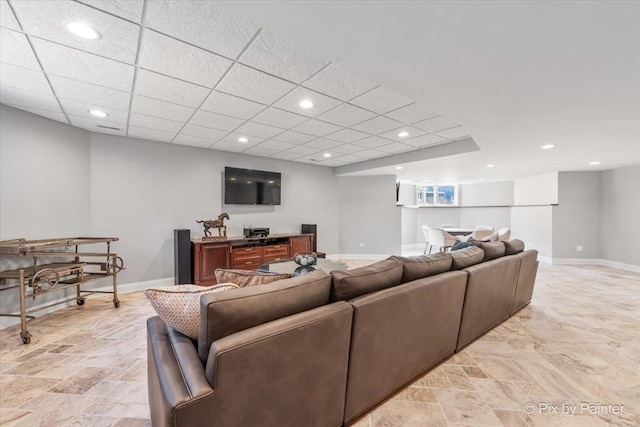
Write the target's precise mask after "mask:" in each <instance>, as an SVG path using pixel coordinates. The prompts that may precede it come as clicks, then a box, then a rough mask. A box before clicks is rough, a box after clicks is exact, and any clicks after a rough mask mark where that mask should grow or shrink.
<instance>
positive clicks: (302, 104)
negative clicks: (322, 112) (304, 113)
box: [300, 99, 313, 110]
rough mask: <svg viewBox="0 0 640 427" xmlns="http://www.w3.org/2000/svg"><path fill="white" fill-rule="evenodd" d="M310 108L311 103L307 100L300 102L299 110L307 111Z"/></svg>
mask: <svg viewBox="0 0 640 427" xmlns="http://www.w3.org/2000/svg"><path fill="white" fill-rule="evenodd" d="M311 107H313V102H311V101H309V100H308V99H303V100H302V101H300V108H304V109H305V110H308V109H309V108H311Z"/></svg>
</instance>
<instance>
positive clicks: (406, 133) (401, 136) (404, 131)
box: [398, 130, 409, 138]
mask: <svg viewBox="0 0 640 427" xmlns="http://www.w3.org/2000/svg"><path fill="white" fill-rule="evenodd" d="M398 136H399V137H400V138H405V137H407V136H409V132H407V131H406V130H403V131H400V133H398Z"/></svg>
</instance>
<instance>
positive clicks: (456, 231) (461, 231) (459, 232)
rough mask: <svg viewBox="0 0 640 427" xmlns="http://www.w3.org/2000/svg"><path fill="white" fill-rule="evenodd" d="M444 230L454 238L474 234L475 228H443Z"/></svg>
mask: <svg viewBox="0 0 640 427" xmlns="http://www.w3.org/2000/svg"><path fill="white" fill-rule="evenodd" d="M442 229H443V230H444V231H446V232H447V233H449V234H451V235H452V236H466V235H468V234H471V233H473V228H460V227H443V228H442Z"/></svg>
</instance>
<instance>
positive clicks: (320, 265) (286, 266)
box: [260, 258, 347, 276]
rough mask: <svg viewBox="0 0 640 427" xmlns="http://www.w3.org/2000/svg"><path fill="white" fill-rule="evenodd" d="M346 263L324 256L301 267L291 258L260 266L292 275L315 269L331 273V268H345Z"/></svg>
mask: <svg viewBox="0 0 640 427" xmlns="http://www.w3.org/2000/svg"><path fill="white" fill-rule="evenodd" d="M346 269H347V264H344V263H342V262H335V261H329V260H328V259H326V258H318V259H317V261H316V263H315V264H314V265H311V266H307V267H302V266H300V265H298V264H296V263H295V262H294V261H293V260H292V259H284V260H280V261H272V262H268V263H266V264H263V265H261V266H260V270H262V271H271V272H275V273H288V274H291V275H293V276H300V275H302V274H308V273H311V272H312V271H315V270H324V271H325V272H326V273H331V272H332V271H333V270H346Z"/></svg>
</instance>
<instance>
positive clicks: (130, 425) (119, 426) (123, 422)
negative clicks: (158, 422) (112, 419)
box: [114, 418, 151, 427]
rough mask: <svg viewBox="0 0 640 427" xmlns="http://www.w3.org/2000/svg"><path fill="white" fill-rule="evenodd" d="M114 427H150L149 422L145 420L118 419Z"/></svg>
mask: <svg viewBox="0 0 640 427" xmlns="http://www.w3.org/2000/svg"><path fill="white" fill-rule="evenodd" d="M114 427H151V420H149V419H145V418H120V420H119V421H118V422H117V423H116V424H115V426H114Z"/></svg>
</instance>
